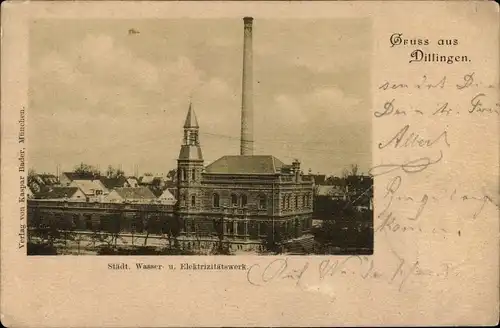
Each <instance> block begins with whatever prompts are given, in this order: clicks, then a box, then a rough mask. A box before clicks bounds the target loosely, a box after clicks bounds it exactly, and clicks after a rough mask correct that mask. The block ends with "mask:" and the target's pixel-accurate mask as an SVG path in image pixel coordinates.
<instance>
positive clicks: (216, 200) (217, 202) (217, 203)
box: [212, 193, 220, 207]
mask: <svg viewBox="0 0 500 328" xmlns="http://www.w3.org/2000/svg"><path fill="white" fill-rule="evenodd" d="M212 206H213V207H219V206H220V198H219V194H216V193H214V194H213V196H212Z"/></svg>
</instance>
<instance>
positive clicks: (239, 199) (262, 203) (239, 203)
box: [212, 193, 267, 209]
mask: <svg viewBox="0 0 500 328" xmlns="http://www.w3.org/2000/svg"><path fill="white" fill-rule="evenodd" d="M258 201H259V203H258V205H259V208H260V209H265V208H267V197H266V195H259V199H258ZM247 204H248V197H247V195H245V194H243V195H240V196H238V195H236V194H231V206H232V207H245V206H247ZM212 206H213V207H220V195H219V194H218V193H214V194H212Z"/></svg>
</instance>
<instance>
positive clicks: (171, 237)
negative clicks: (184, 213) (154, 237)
mask: <svg viewBox="0 0 500 328" xmlns="http://www.w3.org/2000/svg"><path fill="white" fill-rule="evenodd" d="M160 222H161V223H162V224H161V225H162V229H161V231H162V233H163V234H165V235H167V238H168V243H169V247H170V248H172V242H173V246H174V248H178V247H179V241H178V240H177V237H179V236H180V234H181V222H180V218H178V217H177V216H176V215H168V216H163V217H161V218H160Z"/></svg>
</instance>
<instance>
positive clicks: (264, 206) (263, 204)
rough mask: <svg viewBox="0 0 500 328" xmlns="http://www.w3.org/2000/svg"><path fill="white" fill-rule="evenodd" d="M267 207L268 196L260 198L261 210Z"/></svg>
mask: <svg viewBox="0 0 500 328" xmlns="http://www.w3.org/2000/svg"><path fill="white" fill-rule="evenodd" d="M266 207H267V197H266V195H260V196H259V208H260V209H263V208H266Z"/></svg>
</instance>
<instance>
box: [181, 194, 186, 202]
mask: <svg viewBox="0 0 500 328" xmlns="http://www.w3.org/2000/svg"><path fill="white" fill-rule="evenodd" d="M182 205H186V194H183V195H182Z"/></svg>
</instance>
